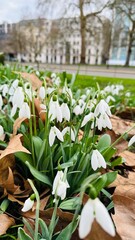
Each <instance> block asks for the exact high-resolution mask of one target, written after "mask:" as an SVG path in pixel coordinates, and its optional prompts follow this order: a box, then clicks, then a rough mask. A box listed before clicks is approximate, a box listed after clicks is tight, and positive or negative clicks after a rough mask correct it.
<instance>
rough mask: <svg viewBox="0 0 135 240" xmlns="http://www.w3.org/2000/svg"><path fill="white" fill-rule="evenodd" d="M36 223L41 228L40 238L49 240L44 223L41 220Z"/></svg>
mask: <svg viewBox="0 0 135 240" xmlns="http://www.w3.org/2000/svg"><path fill="white" fill-rule="evenodd" d="M38 222H39V225H40V228H41V233H42V234H41V235H42V238H43V239H44V238H45V239H46V240H50V238H49V231H48V228H47V225H46V223H45V222H44V221H43V220H42V219H41V218H39V220H38Z"/></svg>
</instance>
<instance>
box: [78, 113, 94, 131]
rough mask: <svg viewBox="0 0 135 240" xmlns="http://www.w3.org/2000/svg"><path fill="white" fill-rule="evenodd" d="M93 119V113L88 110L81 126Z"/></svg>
mask: <svg viewBox="0 0 135 240" xmlns="http://www.w3.org/2000/svg"><path fill="white" fill-rule="evenodd" d="M91 120H94V113H92V112H90V113H89V114H87V115H86V116H85V117H84V119H83V121H82V124H81V127H83V126H85V125H86V124H87V123H88V122H89V121H91Z"/></svg>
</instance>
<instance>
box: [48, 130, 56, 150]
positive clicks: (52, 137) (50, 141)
mask: <svg viewBox="0 0 135 240" xmlns="http://www.w3.org/2000/svg"><path fill="white" fill-rule="evenodd" d="M55 137H56V134H55V132H54V130H53V127H51V130H50V133H49V145H50V147H52V145H53V144H54V141H55Z"/></svg>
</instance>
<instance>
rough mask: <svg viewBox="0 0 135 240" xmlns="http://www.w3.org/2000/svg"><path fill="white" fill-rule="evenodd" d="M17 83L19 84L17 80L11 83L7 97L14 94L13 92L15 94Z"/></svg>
mask: <svg viewBox="0 0 135 240" xmlns="http://www.w3.org/2000/svg"><path fill="white" fill-rule="evenodd" d="M18 83H19V80H18V79H16V80H15V81H13V83H12V84H11V86H10V89H9V92H8V93H9V95H11V96H12V95H13V94H14V92H15V90H16V88H17V87H18Z"/></svg>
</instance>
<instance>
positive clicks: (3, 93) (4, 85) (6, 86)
mask: <svg viewBox="0 0 135 240" xmlns="http://www.w3.org/2000/svg"><path fill="white" fill-rule="evenodd" d="M8 91H9V86H8V84H3V89H2V96H3V97H5V96H6V95H7V93H8Z"/></svg>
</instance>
